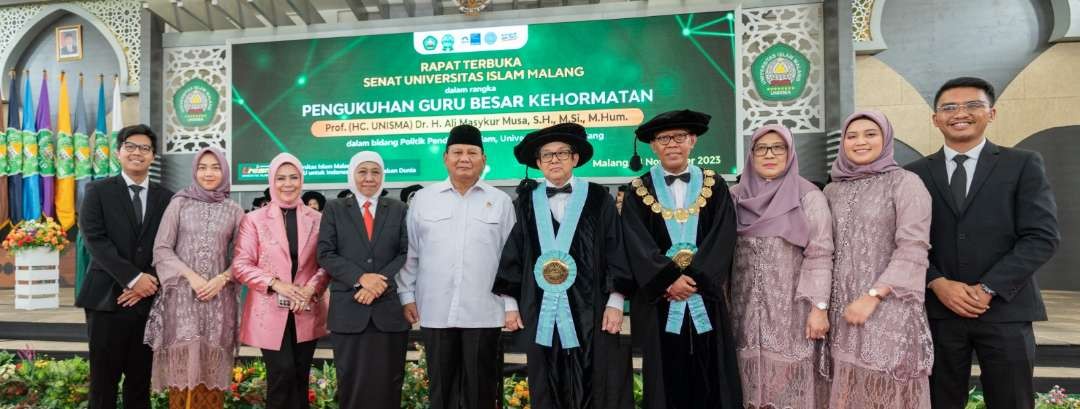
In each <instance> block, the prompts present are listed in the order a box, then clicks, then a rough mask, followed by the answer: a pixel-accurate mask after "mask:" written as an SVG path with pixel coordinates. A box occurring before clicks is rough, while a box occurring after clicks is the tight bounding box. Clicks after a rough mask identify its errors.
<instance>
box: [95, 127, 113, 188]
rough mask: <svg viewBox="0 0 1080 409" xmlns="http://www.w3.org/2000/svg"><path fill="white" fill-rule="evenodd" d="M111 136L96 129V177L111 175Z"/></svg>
mask: <svg viewBox="0 0 1080 409" xmlns="http://www.w3.org/2000/svg"><path fill="white" fill-rule="evenodd" d="M111 153H112V152H111V151H110V150H109V137H108V136H107V135H105V134H104V133H102V132H101V131H94V178H103V177H107V176H109V156H110V155H111Z"/></svg>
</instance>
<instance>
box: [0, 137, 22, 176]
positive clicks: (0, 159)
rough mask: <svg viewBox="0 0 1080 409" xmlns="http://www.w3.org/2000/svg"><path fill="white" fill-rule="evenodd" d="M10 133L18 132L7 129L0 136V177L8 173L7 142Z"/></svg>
mask: <svg viewBox="0 0 1080 409" xmlns="http://www.w3.org/2000/svg"><path fill="white" fill-rule="evenodd" d="M12 131H15V132H18V131H17V130H15V128H8V129H7V131H6V132H4V133H2V134H0V175H7V173H8V160H7V155H8V154H7V140H8V135H9V134H11V133H12Z"/></svg>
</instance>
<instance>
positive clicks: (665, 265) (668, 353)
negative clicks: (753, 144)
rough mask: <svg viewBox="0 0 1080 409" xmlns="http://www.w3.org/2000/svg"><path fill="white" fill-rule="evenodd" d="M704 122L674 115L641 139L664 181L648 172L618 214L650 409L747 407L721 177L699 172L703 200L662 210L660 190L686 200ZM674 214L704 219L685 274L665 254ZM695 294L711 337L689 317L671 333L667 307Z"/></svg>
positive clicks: (655, 122) (696, 116)
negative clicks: (731, 310) (730, 299)
mask: <svg viewBox="0 0 1080 409" xmlns="http://www.w3.org/2000/svg"><path fill="white" fill-rule="evenodd" d="M708 121H709V116H708V115H706V114H702V113H698V112H693V111H688V110H684V111H672V112H667V113H664V114H660V115H658V116H657V117H656V118H654V119H652V120H650V121H649V122H646V123H645V124H643V125H641V126H640V127H639V128H638V129H637V131H636V133H637V138H638V139H639V140H641V141H643V142H646V143H649V144H650V146H651V147H652V149H653V151H654V152H655V153H656V156H657V157H658V158H659V159H660V164H658V165H657V166H661V171H662V172H663V173H662V174H663V175H664V179H663V180H653V177H652V175H651V174H650V172H646V173H645V174H644V175H642V176H641V177H640V178H638V179H635V180H633V181H632V182H631V184H630V185H629V186H628V190H627V194H626V198H625V199H624V200H623V207H622V222H623V234H624V239H625V243H626V251H627V254H628V259H629V262H630V266H631V268H632V270H633V274H634V279H635V281H636V283H637V291H636V294H635V295H634V297H633V299H632V302H631V308H630V310H631V314H630V317H631V333H632V334H633V337H634V342H635V345H639V346H640V348H641V351H642V354H643V355H644V363H643V366H642V372H643V375H644V383H645V385H644V386H645V390H644V407H645V408H647V409H650V408H651V409H685V408H741V407H742V387H741V384H740V382H739V371H738V368H737V366H736V354H735V341H734V339H733V337H732V324H731V319H730V317H729V315H728V310H727V307H726V305H725V304H726V303H727V300H726V294H727V286H728V280H729V278H730V276H731V268H732V258H733V254H734V250H735V238H736V237H735V223H736V222H735V210H734V205H733V203H732V200H731V196H730V194H729V193H728V189H727V187H726V185H725V184H724V181H723V179H722V178H721V177H720V176H719V175H716V174H715V173H714V172H712V171H710V170H703V171H702V174H703V176H702V178H703V187H702V192H701V195H699V196H697V197H691V198H686V199H685V203H680V204H678V205H676V209H666V208H663V206H660V204H659V203H658V202H657V198H658V196H657V191H656V189H657V188H666V189H669V191H671V192H672V193H673V194H671V195H670V196H672V197H677V196H679V194H680V193H682V192H686V189H687V188H688V184H689V179H690V178H689V177H688V176H684V175H689V174H690V171H691V166H693V165H691V164H690V163H689V161H688V158H689V154H690V151H691V150H692V149H693V145H694V143H696V142H697V137H698V135H701V134H703V133H704V132H705V131H706V130H708ZM635 159H637V158H635ZM637 160H639V159H637ZM632 161H634V160H632ZM710 179H711V181H710ZM706 191H708V192H710V193H706ZM706 196H708V197H706ZM676 200H678V199H676ZM669 210H684V211H688V212H689V213H690V214H693V213H697V215H698V217H699V219H698V228H697V237H696V240H695V243H693V244H695V245H696V246H697V249H698V250H697V252H696V254H695V255H694V256H693V259H692V262H691V263H690V264H689V266H688V267H686V268H685V269H682V268H680V267H679V265H678V264H677V263H676V262H675V261H673V259H672V258H671V257H668V256H667V255H666V254H667V252H668V249H669V247H671V246H672V240H671V238H670V237H669V233H668V230H667V227H666V225H665V218H664V217H665V216H667V217H669V218H671V217H673V214H678V213H682V212H680V211H671V212H670V213H669ZM683 214H684V215H685V214H686V213H683ZM691 294H699V295H700V296H701V297H702V299H703V301H704V306H705V310H706V311H707V312H708V321H709V323H710V324H711V327H712V330H710V331H702V332H701V333H699V331H698V330H697V329H696V327H695V325H693V323H692V319H691V313H690V312H689V311H687V312H686V313H685V315H684V317H683V320H682V325H681V330H680V333H679V334H673V333H670V332H667V331H666V330H665V327H666V324H667V321H668V311H669V305H670V301H672V300H685V299H687V297H688V296H690V295H691Z"/></svg>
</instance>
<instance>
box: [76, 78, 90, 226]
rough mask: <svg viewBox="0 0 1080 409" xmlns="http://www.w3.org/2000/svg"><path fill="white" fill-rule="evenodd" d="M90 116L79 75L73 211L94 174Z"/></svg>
mask: <svg viewBox="0 0 1080 409" xmlns="http://www.w3.org/2000/svg"><path fill="white" fill-rule="evenodd" d="M89 120H90V118H88V117H87V114H86V100H85V99H83V78H82V76H81V75H80V76H79V90H78V92H77V93H76V94H75V135H74V146H73V148H74V151H75V212H76V213H78V211H79V209H81V208H82V199H83V197H85V196H86V185H89V184H90V177H91V176H93V174H94V159H93V158H94V157H93V156H92V154H93V151H92V150H91V149H90V135H91V134H93V133H92V132H91V131H90V124H89V122H88V121H89Z"/></svg>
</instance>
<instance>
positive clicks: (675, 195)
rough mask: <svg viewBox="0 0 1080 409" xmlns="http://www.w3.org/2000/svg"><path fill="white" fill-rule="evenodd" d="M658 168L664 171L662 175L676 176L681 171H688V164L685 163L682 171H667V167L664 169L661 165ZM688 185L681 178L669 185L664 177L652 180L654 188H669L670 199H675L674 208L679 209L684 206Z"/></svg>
mask: <svg viewBox="0 0 1080 409" xmlns="http://www.w3.org/2000/svg"><path fill="white" fill-rule="evenodd" d="M660 169H662V170H663V171H664V176H678V175H681V174H683V173H686V172H689V171H690V165H687V166H686V168H685V169H683V170H682V172H679V173H671V172H668V171H667V169H664V168H663V167H661V168H660ZM688 185H689V184H688V183H686V182H683V181H682V179H676V180H675V181H674V182H672V183H671V185H668V184H667V181H666V180H664V179H660V180H654V181H653V187H654V188H656V189H663V188H664V186H667V187H668V188H669V189H668V191H669V192H671V196H672V199H674V200H675V208H676V209H681V208H684V207H686V189H688V188H689V186H688ZM694 199H695V200H696V199H697V198H694Z"/></svg>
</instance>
